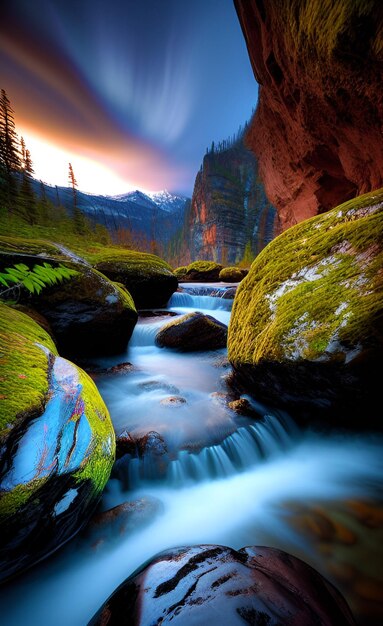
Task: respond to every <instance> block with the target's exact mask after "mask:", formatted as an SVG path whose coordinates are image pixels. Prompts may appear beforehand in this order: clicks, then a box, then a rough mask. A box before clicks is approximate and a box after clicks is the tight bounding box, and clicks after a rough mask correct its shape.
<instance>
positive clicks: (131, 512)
mask: <svg viewBox="0 0 383 626" xmlns="http://www.w3.org/2000/svg"><path fill="white" fill-rule="evenodd" d="M162 508H163V507H162V503H161V501H160V500H158V498H153V497H151V496H144V497H142V498H139V499H137V500H130V501H128V502H123V503H122V504H119V505H118V506H115V507H113V508H112V509H108V510H107V511H103V512H102V513H97V514H96V515H94V516H93V517H92V519H91V520H90V522H89V524H88V525H87V527H86V531H85V533H86V535H87V536H88V537H89V538H90V540H91V542H92V545H93V546H94V547H97V548H98V547H99V546H100V545H102V544H104V543H105V542H108V543H110V542H113V541H116V540H118V539H119V538H121V535H126V534H132V533H133V532H136V531H137V530H141V529H142V528H143V527H145V526H146V525H147V524H149V523H151V522H152V521H153V519H154V517H155V516H156V515H158V514H159V513H160V512H161V510H162Z"/></svg>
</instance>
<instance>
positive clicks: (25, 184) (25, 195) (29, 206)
mask: <svg viewBox="0 0 383 626" xmlns="http://www.w3.org/2000/svg"><path fill="white" fill-rule="evenodd" d="M20 147H21V156H22V182H21V189H20V200H19V204H20V206H21V215H22V217H23V218H24V219H25V220H26V221H27V222H28V223H29V224H30V225H31V226H33V224H36V223H37V205H36V198H35V194H34V192H33V188H32V178H33V174H34V169H33V163H32V158H31V153H30V152H29V150H28V148H26V146H25V141H24V139H23V137H21V139H20Z"/></svg>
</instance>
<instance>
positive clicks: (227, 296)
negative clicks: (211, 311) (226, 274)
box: [222, 287, 237, 300]
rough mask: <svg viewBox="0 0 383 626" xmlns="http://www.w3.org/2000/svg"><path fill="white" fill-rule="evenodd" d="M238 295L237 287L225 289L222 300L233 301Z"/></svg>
mask: <svg viewBox="0 0 383 626" xmlns="http://www.w3.org/2000/svg"><path fill="white" fill-rule="evenodd" d="M236 293H237V287H229V288H228V289H225V291H224V293H223V295H222V298H223V299H224V300H233V299H234V297H235V294H236Z"/></svg>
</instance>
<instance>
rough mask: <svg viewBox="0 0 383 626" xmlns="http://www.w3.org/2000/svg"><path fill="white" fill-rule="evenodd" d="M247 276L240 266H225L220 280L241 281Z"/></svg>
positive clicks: (228, 281)
mask: <svg viewBox="0 0 383 626" xmlns="http://www.w3.org/2000/svg"><path fill="white" fill-rule="evenodd" d="M245 276H246V273H245V271H244V270H242V269H241V268H240V267H224V268H223V269H222V270H221V271H220V273H219V280H221V281H222V282H224V283H239V282H240V281H241V280H242V278H244V277H245Z"/></svg>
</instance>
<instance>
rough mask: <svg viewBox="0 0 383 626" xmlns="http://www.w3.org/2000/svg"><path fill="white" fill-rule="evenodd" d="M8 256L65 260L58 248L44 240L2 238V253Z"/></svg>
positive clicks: (0, 250)
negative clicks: (25, 255) (41, 255)
mask: <svg viewBox="0 0 383 626" xmlns="http://www.w3.org/2000/svg"><path fill="white" fill-rule="evenodd" d="M1 252H6V253H7V254H12V253H15V254H27V255H28V254H32V255H37V254H45V255H46V256H48V257H53V258H55V259H57V260H65V258H66V257H65V256H64V255H63V254H62V252H61V251H60V250H59V248H58V247H57V246H55V245H54V244H52V243H51V242H49V241H45V240H44V239H27V238H25V237H5V236H2V235H1V236H0V253H1Z"/></svg>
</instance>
